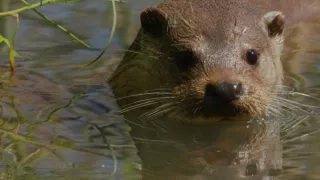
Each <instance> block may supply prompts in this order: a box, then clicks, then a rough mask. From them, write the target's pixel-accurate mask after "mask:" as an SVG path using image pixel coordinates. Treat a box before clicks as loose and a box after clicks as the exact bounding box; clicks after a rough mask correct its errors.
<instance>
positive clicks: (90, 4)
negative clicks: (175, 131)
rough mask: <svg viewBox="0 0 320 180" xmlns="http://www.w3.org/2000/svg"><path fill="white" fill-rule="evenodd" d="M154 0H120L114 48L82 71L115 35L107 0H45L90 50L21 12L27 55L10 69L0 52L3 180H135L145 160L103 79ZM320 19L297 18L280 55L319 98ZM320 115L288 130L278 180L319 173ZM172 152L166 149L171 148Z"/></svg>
mask: <svg viewBox="0 0 320 180" xmlns="http://www.w3.org/2000/svg"><path fill="white" fill-rule="evenodd" d="M18 2H19V1H10V3H9V1H7V2H6V0H1V3H2V4H0V6H2V7H0V8H3V9H6V8H9V9H15V8H17V7H19V6H21V4H20V3H18ZM156 2H159V0H157V1H151V0H139V1H133V0H131V1H128V2H126V3H117V11H118V16H119V17H118V19H119V21H118V26H117V31H116V36H115V37H114V40H113V43H112V44H111V47H110V48H109V50H108V52H107V53H106V54H105V55H104V56H103V57H102V58H101V60H100V61H99V62H97V63H95V64H94V65H92V66H90V67H89V68H85V69H81V70H79V68H78V67H79V66H80V65H83V64H85V63H87V62H89V61H91V60H92V59H94V58H95V57H96V56H97V55H98V54H99V52H100V50H99V49H101V48H103V46H104V45H105V43H106V41H107V39H108V37H109V35H110V29H111V24H112V23H111V22H112V9H111V6H110V4H109V3H108V2H106V1H99V0H96V1H80V2H78V3H70V4H59V5H48V6H45V7H42V8H39V10H40V11H41V12H43V13H45V14H46V15H47V16H49V17H50V18H51V19H52V20H54V21H55V22H57V23H59V24H61V25H63V26H64V27H66V28H67V29H69V30H70V31H71V32H73V33H74V34H76V35H77V36H78V37H80V38H81V39H82V40H84V41H85V42H87V43H88V44H90V45H91V46H92V47H94V48H95V49H93V50H88V49H86V48H84V47H82V46H81V45H79V44H78V43H76V42H74V41H73V40H71V39H70V38H69V37H68V36H66V35H65V34H64V33H62V32H60V31H59V30H57V29H55V28H54V27H52V26H51V25H50V24H48V23H47V22H45V21H43V20H42V19H40V18H39V17H38V16H37V15H36V14H35V13H33V12H27V13H23V14H21V16H20V27H19V31H18V35H17V39H16V50H17V51H18V52H19V53H20V54H21V55H23V57H22V58H19V59H17V65H18V68H17V71H16V73H15V74H10V73H9V72H8V71H7V69H8V68H7V67H6V65H7V64H8V58H7V57H8V56H7V54H6V52H7V49H6V48H5V46H1V48H2V49H1V51H0V53H1V54H0V57H1V64H2V65H5V66H3V67H0V71H1V77H0V79H1V85H2V89H1V93H0V100H1V109H0V110H1V113H2V114H1V119H0V155H1V161H0V179H68V180H69V179H107V178H108V177H110V176H112V178H111V179H139V177H140V171H139V168H140V165H139V164H138V163H134V162H139V160H138V157H137V155H136V148H135V147H134V144H133V141H132V138H131V137H130V136H129V134H128V130H129V126H128V125H127V124H126V123H125V121H124V120H123V119H122V118H121V117H119V116H117V115H114V114H113V111H114V110H115V109H116V108H117V107H116V105H115V104H113V103H112V102H113V100H112V98H111V93H110V91H109V89H108V86H107V84H105V83H104V80H106V77H107V76H108V75H109V74H110V73H111V72H112V70H113V69H114V63H115V62H117V61H119V60H120V59H121V55H122V54H123V52H124V50H125V49H126V48H127V47H128V45H129V44H130V43H131V41H132V40H133V38H134V36H135V34H136V32H137V29H138V27H139V13H140V11H141V10H142V9H144V8H145V7H148V6H151V5H154V4H155V3H156ZM319 22H320V21H319V20H318V21H317V20H315V21H312V22H308V23H306V24H297V25H294V26H292V27H291V29H290V31H289V32H290V33H289V34H287V35H288V36H289V37H290V40H288V41H287V44H288V46H287V47H288V48H287V49H286V50H285V54H284V59H285V60H286V62H287V64H286V68H288V69H290V72H292V73H291V74H289V75H290V76H291V77H293V78H294V80H295V82H296V83H295V84H296V86H298V87H299V89H300V91H302V92H307V93H309V94H311V95H313V96H317V97H319V96H320V94H319V93H318V92H319V91H318V86H319V85H320V81H319V80H318V79H319V77H320V70H319V65H320V64H319V62H318V60H319V59H320V25H319V24H320V23H319ZM0 23H1V24H0V33H1V34H4V35H5V36H7V37H11V35H12V28H13V27H14V19H12V18H6V19H1V21H0ZM301 67H303V68H301ZM301 101H302V102H304V100H303V99H302V100H301ZM309 101H310V99H308V102H309ZM319 123H320V121H319V117H318V116H312V117H309V118H308V119H306V120H305V121H304V122H303V123H302V124H300V125H299V126H300V127H298V128H297V129H296V130H295V131H294V132H292V134H290V137H288V138H287V140H290V141H289V142H286V143H285V150H284V155H283V156H284V160H283V161H284V166H285V171H284V175H283V176H282V177H281V179H288V180H292V179H320V173H319V171H318V169H320V159H319V149H320V143H319V140H318V139H319V137H320V134H319V133H313V132H314V131H316V130H317V129H319V128H320V124H319ZM292 137H294V138H292ZM159 150H160V149H159ZM167 153H168V157H170V151H168V152H167ZM165 158H166V157H156V156H155V158H154V159H152V160H154V161H157V160H160V159H164V160H165ZM181 164H183V161H181ZM176 166H179V164H177V165H176ZM225 173H228V172H225ZM268 178H270V177H268Z"/></svg>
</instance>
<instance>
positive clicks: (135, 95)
mask: <svg viewBox="0 0 320 180" xmlns="http://www.w3.org/2000/svg"><path fill="white" fill-rule="evenodd" d="M146 95H172V93H169V92H150V93H141V94H133V95H129V96H124V97H120V98H117V100H121V99H126V98H131V97H138V96H146Z"/></svg>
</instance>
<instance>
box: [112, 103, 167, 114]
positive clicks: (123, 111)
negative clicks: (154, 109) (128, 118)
mask: <svg viewBox="0 0 320 180" xmlns="http://www.w3.org/2000/svg"><path fill="white" fill-rule="evenodd" d="M160 102H161V101H152V102H146V103H141V104H137V105H134V106H131V107H128V108H125V109H121V110H120V111H118V113H125V112H128V111H132V110H134V109H138V108H141V107H146V106H150V105H154V104H158V103H160Z"/></svg>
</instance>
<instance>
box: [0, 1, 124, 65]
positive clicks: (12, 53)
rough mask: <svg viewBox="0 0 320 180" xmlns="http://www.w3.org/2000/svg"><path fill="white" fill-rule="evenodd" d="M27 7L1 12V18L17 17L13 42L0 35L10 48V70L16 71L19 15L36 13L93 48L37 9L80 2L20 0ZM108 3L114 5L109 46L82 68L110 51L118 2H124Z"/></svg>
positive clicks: (85, 45)
mask: <svg viewBox="0 0 320 180" xmlns="http://www.w3.org/2000/svg"><path fill="white" fill-rule="evenodd" d="M20 1H21V2H22V3H23V4H24V5H25V6H24V7H21V8H18V9H15V10H11V11H7V12H0V18H1V17H6V16H14V17H16V22H17V23H16V28H15V31H14V35H13V37H12V41H11V43H9V41H8V39H6V38H5V37H3V36H1V35H0V43H1V42H5V43H6V44H7V46H8V47H9V48H10V57H9V58H10V68H11V70H15V60H14V57H16V56H18V53H17V52H15V50H14V40H15V35H16V32H17V29H18V27H19V16H18V15H19V13H22V12H25V11H29V10H32V11H33V12H35V13H36V14H38V15H39V16H40V17H41V18H42V19H44V20H45V21H47V22H48V23H50V24H51V25H53V26H54V27H56V28H57V29H59V30H60V31H62V32H63V33H65V34H67V35H68V36H70V37H71V38H72V39H74V40H75V41H76V42H78V43H79V44H81V45H83V46H84V47H86V48H91V47H90V45H88V44H86V43H85V42H84V41H82V40H81V39H80V38H78V37H76V36H75V35H74V34H72V33H71V32H69V31H68V30H67V29H66V28H64V27H63V26H61V25H59V24H57V23H55V22H54V21H52V20H51V19H50V18H49V17H47V16H46V15H44V14H43V13H41V12H40V11H38V10H37V9H36V8H38V7H41V6H44V5H47V4H55V3H71V2H77V1H79V0H42V1H40V2H37V3H33V4H29V3H28V2H27V1H25V0H20ZM106 1H110V2H111V3H112V9H113V25H112V31H111V35H110V37H109V39H108V41H107V44H106V46H105V48H104V49H103V50H102V52H101V53H100V54H99V55H98V56H97V57H96V58H95V59H94V60H93V61H92V62H90V63H88V64H86V65H83V66H81V68H84V67H87V66H89V65H91V64H93V63H94V62H96V61H97V60H99V58H100V57H101V56H102V55H103V54H104V52H105V51H106V50H107V49H108V47H109V45H110V43H111V41H112V38H113V36H114V33H115V29H116V19H117V17H116V2H123V1H121V0H106Z"/></svg>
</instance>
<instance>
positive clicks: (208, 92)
mask: <svg viewBox="0 0 320 180" xmlns="http://www.w3.org/2000/svg"><path fill="white" fill-rule="evenodd" d="M242 95H244V88H243V85H242V84H241V83H229V82H223V83H219V84H217V85H214V84H208V85H207V86H206V88H205V95H204V100H205V102H207V103H214V102H217V103H221V102H224V103H229V102H231V101H235V100H237V99H239V98H240V97H241V96H242ZM210 101H213V102H210Z"/></svg>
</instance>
